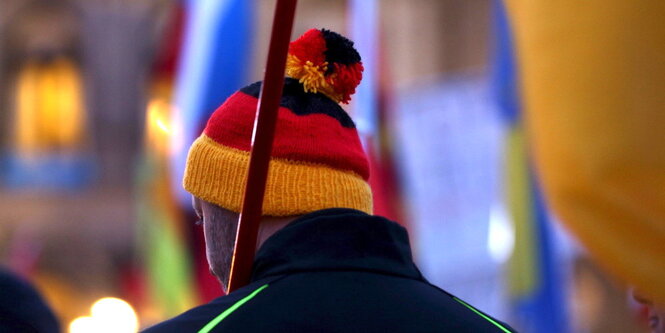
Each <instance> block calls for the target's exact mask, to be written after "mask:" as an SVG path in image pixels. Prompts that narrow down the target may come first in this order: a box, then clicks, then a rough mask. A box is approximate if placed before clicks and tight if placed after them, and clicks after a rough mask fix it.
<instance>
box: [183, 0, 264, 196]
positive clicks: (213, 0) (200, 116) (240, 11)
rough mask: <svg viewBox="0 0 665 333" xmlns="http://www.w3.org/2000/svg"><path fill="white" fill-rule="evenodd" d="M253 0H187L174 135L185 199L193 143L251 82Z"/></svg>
mask: <svg viewBox="0 0 665 333" xmlns="http://www.w3.org/2000/svg"><path fill="white" fill-rule="evenodd" d="M254 11H255V5H254V1H253V0H198V1H188V2H187V28H186V33H185V39H184V45H183V46H184V49H183V54H182V63H181V64H180V66H179V70H178V75H177V83H176V91H175V105H176V109H175V114H174V124H175V128H174V131H175V132H174V135H173V136H172V148H173V150H174V151H173V157H172V160H171V163H172V165H173V168H172V170H171V172H172V179H173V184H172V185H173V188H174V191H175V193H176V194H177V198H178V200H179V201H180V203H181V204H182V205H186V206H189V205H190V204H191V196H190V195H189V194H188V193H187V192H186V191H185V190H184V189H183V188H182V186H181V183H182V175H183V173H184V170H185V161H186V160H187V152H188V149H189V146H190V145H191V144H192V142H194V140H195V139H196V137H198V136H199V134H200V133H201V131H202V129H203V127H204V126H205V122H206V121H207V119H208V117H209V116H210V114H212V112H213V111H214V110H215V109H216V108H217V107H218V106H219V105H220V104H222V102H224V100H226V98H227V97H229V96H230V95H231V94H232V93H233V92H235V91H236V90H238V89H240V88H242V87H243V86H245V85H246V84H248V83H249V82H248V77H249V75H248V74H250V73H251V72H250V70H251V64H252V52H251V47H252V43H253V31H252V13H254Z"/></svg>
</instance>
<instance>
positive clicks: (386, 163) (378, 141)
mask: <svg viewBox="0 0 665 333" xmlns="http://www.w3.org/2000/svg"><path fill="white" fill-rule="evenodd" d="M349 17H350V31H351V39H352V40H354V42H355V47H356V49H357V50H358V53H360V55H361V57H362V62H363V67H364V71H363V79H362V81H361V83H360V85H359V86H358V90H357V92H356V95H355V96H354V98H353V112H354V115H355V117H354V118H355V119H356V124H357V126H358V130H359V132H360V133H361V136H362V138H363V143H364V147H365V150H366V151H367V155H368V158H369V163H370V178H369V184H370V186H371V188H372V195H373V197H374V214H377V215H381V216H385V217H387V218H389V219H391V220H393V221H397V222H399V223H401V224H402V225H406V222H407V221H405V219H404V214H403V205H402V200H401V196H400V194H401V193H400V192H401V191H400V186H399V179H398V176H397V170H396V164H395V163H394V160H393V147H394V146H393V142H392V136H391V133H390V129H389V124H390V115H389V113H388V109H389V105H388V104H389V103H388V101H389V98H390V96H388V84H387V83H388V82H387V77H388V75H387V68H384V67H383V66H382V64H383V63H384V62H383V58H382V52H381V34H380V31H379V24H380V22H379V17H380V16H379V2H378V1H376V0H352V1H350V2H349Z"/></svg>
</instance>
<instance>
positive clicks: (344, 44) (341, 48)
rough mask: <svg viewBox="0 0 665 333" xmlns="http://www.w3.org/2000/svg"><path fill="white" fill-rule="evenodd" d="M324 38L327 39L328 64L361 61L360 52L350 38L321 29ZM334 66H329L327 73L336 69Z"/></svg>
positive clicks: (348, 63)
mask: <svg viewBox="0 0 665 333" xmlns="http://www.w3.org/2000/svg"><path fill="white" fill-rule="evenodd" d="M321 33H322V34H323V39H325V40H326V51H325V55H326V61H327V62H328V64H333V63H338V64H343V65H351V64H355V63H358V62H360V61H361V60H360V54H358V51H356V49H355V48H354V47H353V42H352V41H351V40H349V39H348V38H346V37H344V36H342V35H340V34H338V33H336V32H334V31H330V30H326V29H321ZM334 69H335V68H334V66H330V65H329V66H328V70H327V71H326V75H328V74H330V73H331V72H332V71H333V70H334Z"/></svg>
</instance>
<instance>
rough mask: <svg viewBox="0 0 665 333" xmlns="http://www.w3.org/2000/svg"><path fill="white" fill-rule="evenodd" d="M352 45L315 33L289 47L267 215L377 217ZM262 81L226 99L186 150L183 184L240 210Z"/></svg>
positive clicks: (359, 69)
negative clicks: (358, 122)
mask: <svg viewBox="0 0 665 333" xmlns="http://www.w3.org/2000/svg"><path fill="white" fill-rule="evenodd" d="M362 71H363V67H362V63H361V61H360V55H359V54H358V52H357V51H356V50H355V49H354V48H353V42H351V41H350V40H348V39H346V38H345V37H343V36H341V35H339V34H337V33H335V32H332V31H328V30H325V29H321V30H316V29H312V30H309V31H307V32H306V33H305V34H304V35H302V36H301V37H300V38H298V39H297V40H296V41H294V42H292V43H291V45H290V46H289V54H288V56H287V68H286V78H285V79H284V92H283V96H282V100H281V103H280V108H279V110H278V116H277V127H276V129H275V139H274V143H273V150H272V155H271V160H270V169H269V171H268V182H267V186H266V194H265V199H264V203H263V215H267V216H291V215H301V214H306V213H309V212H313V211H316V210H320V209H325V208H335V207H344V208H353V209H357V210H360V211H364V212H367V213H370V214H371V213H372V193H371V190H370V188H369V185H368V183H367V180H368V177H369V166H368V162H367V158H366V156H365V153H364V151H363V148H362V146H361V144H360V139H359V137H358V132H357V131H356V128H355V124H354V123H353V121H352V120H351V118H350V117H349V115H348V114H347V113H346V112H345V111H344V109H342V107H341V106H340V105H339V104H338V103H348V101H349V100H350V99H351V95H352V94H353V93H354V92H355V89H356V86H358V84H359V83H360V80H361V79H362ZM260 90H261V82H256V83H253V84H250V85H249V86H246V87H244V88H242V89H240V90H239V91H237V92H236V93H234V94H233V95H232V96H231V97H229V98H228V99H227V100H226V101H225V102H224V103H223V104H222V105H221V106H220V107H219V108H218V109H217V110H215V112H214V113H213V114H212V116H211V117H210V119H209V120H208V124H207V125H206V128H205V130H204V131H203V133H202V134H201V136H200V137H199V138H198V139H197V140H196V141H195V142H194V144H193V145H192V147H191V148H190V151H189V156H188V158H187V166H186V168H185V177H184V181H183V183H184V187H185V189H186V190H187V191H189V192H190V193H192V194H193V195H195V196H197V197H199V198H201V199H203V200H206V201H208V202H211V203H214V204H216V205H218V206H220V207H222V208H225V209H228V210H231V211H234V212H240V209H241V205H242V197H243V192H244V190H245V184H246V181H247V169H248V166H249V152H250V148H251V142H250V141H251V137H252V130H253V126H254V116H255V113H256V106H257V102H258V96H259V92H260Z"/></svg>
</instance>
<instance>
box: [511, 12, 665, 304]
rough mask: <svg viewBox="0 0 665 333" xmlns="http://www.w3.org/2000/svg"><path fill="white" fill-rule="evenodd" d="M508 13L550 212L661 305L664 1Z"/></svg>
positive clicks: (664, 291)
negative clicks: (551, 209) (511, 23)
mask: <svg viewBox="0 0 665 333" xmlns="http://www.w3.org/2000/svg"><path fill="white" fill-rule="evenodd" d="M505 3H506V5H507V8H508V9H509V10H508V12H509V13H510V17H511V22H513V28H514V30H513V31H514V36H515V48H516V50H517V55H518V57H519V63H520V80H521V82H522V83H523V94H522V96H523V101H524V103H525V104H524V106H525V108H524V111H525V112H526V117H525V120H526V123H525V125H526V126H527V128H528V131H529V135H530V140H531V141H530V147H531V148H532V151H533V157H534V161H535V163H536V165H537V170H538V172H539V176H540V179H541V181H542V184H543V190H544V193H545V194H546V198H547V199H548V202H549V203H550V204H551V206H552V208H553V211H554V212H555V213H556V214H557V215H558V216H559V218H560V220H561V222H562V223H564V224H565V225H566V227H567V228H568V229H569V230H570V231H571V232H572V233H573V234H574V235H575V236H576V237H577V239H578V240H579V241H580V242H581V243H582V245H584V247H585V248H586V249H587V250H588V251H589V253H590V254H591V256H592V257H593V258H594V259H595V260H596V261H597V262H598V263H599V264H600V265H601V267H603V268H604V269H606V270H608V271H609V272H610V273H612V274H614V275H615V276H616V277H619V278H621V279H622V280H623V281H624V282H625V283H628V284H631V285H633V286H635V287H636V288H637V289H638V290H640V291H641V293H643V294H644V295H645V296H648V297H649V298H652V299H654V300H655V301H657V302H660V303H661V304H665V283H663V281H665V264H664V263H665V246H664V245H663V244H665V223H664V222H663V221H665V190H664V189H665V172H664V170H665V131H664V129H665V126H664V124H665V112H663V110H665V93H664V91H665V90H664V87H665V61H663V54H665V20H663V17H665V2H664V1H621V0H609V1H608V0H588V1H572V0H567V1H565V0H564V1H550V0H506V1H505Z"/></svg>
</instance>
